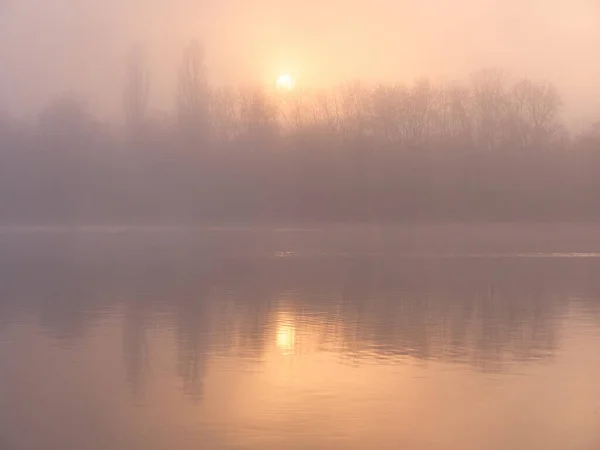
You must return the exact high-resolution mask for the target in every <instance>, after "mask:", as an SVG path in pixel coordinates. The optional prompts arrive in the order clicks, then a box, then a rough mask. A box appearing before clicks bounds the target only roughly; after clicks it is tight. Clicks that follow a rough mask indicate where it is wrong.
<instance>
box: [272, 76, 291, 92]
mask: <svg viewBox="0 0 600 450" xmlns="http://www.w3.org/2000/svg"><path fill="white" fill-rule="evenodd" d="M275 85H276V86H277V88H278V89H284V90H286V91H291V90H292V89H294V86H295V85H296V81H295V80H294V78H293V77H292V76H291V75H290V74H289V73H282V74H281V75H279V76H278V77H277V81H276V83H275Z"/></svg>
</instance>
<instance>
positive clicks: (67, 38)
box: [0, 0, 600, 120]
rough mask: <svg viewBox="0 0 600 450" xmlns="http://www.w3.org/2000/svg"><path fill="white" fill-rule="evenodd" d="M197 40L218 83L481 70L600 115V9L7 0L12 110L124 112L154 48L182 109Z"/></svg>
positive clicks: (154, 66)
mask: <svg viewBox="0 0 600 450" xmlns="http://www.w3.org/2000/svg"><path fill="white" fill-rule="evenodd" d="M192 39H197V40H199V41H201V42H202V43H203V44H204V46H205V49H206V55H207V56H206V60H207V61H206V62H207V66H208V70H209V73H208V78H209V80H210V82H211V83H212V84H215V85H247V84H255V83H267V84H269V83H274V82H275V80H276V79H277V76H278V75H279V74H280V73H283V72H291V73H293V74H294V76H295V78H296V85H297V86H306V87H325V86H330V85H334V84H337V83H339V82H344V81H348V80H355V79H361V80H364V81H366V82H389V81H394V82H411V81H414V80H415V79H416V78H419V77H423V76H428V77H430V78H431V79H432V80H440V81H452V80H462V79H466V78H467V77H468V74H469V73H472V72H473V71H476V70H478V69H481V68H488V67H497V68H501V69H504V70H506V71H507V72H508V73H509V74H510V75H512V76H528V77H531V78H535V79H547V80H550V81H552V82H554V83H555V84H556V85H557V87H558V88H559V90H560V91H561V93H562V94H563V97H564V98H565V103H566V112H567V114H569V115H570V116H571V119H572V120H576V119H578V118H579V117H581V118H585V117H589V116H592V115H597V117H598V118H600V57H599V56H600V53H599V52H600V1H599V0H479V1H477V0H304V1H301V0H296V1H292V0H169V1H164V0H0V109H5V110H9V111H11V112H13V113H15V114H27V113H31V112H34V111H36V110H38V109H39V108H40V107H42V106H43V105H44V104H45V103H47V102H48V101H50V99H52V98H53V97H56V96H57V95H59V94H61V93H64V92H74V93H77V94H79V95H81V96H83V97H85V98H86V99H88V100H89V102H90V103H92V104H93V105H94V107H95V108H96V110H97V111H99V112H101V114H104V115H107V116H112V115H115V114H118V113H119V112H120V108H121V92H122V84H123V80H124V67H125V62H126V55H127V53H128V50H129V49H130V48H131V47H132V46H133V45H142V46H143V47H144V48H145V51H146V54H147V60H148V64H149V67H150V71H151V80H152V90H151V104H152V107H153V108H155V109H168V108H170V107H171V106H172V102H173V100H172V99H173V92H174V89H175V77H176V71H177V64H178V61H179V59H180V57H181V52H182V49H183V47H184V46H185V45H186V43H188V42H189V41H190V40H192Z"/></svg>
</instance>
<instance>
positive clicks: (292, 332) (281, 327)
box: [275, 319, 296, 354]
mask: <svg viewBox="0 0 600 450" xmlns="http://www.w3.org/2000/svg"><path fill="white" fill-rule="evenodd" d="M275 339H276V340H275V343H276V345H277V348H278V349H279V350H281V351H282V352H283V353H284V354H291V353H294V348H295V346H296V327H295V326H294V324H293V323H292V321H291V320H289V319H284V320H279V321H277V332H276V337H275Z"/></svg>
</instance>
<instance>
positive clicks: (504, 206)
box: [0, 42, 600, 224]
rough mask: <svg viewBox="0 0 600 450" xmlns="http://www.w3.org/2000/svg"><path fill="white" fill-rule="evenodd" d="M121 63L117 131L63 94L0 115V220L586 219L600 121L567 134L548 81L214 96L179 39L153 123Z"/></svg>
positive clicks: (484, 75) (143, 68)
mask: <svg viewBox="0 0 600 450" xmlns="http://www.w3.org/2000/svg"><path fill="white" fill-rule="evenodd" d="M124 69H125V70H124V84H123V92H122V98H123V112H124V117H125V120H124V122H123V123H122V124H116V123H105V122H102V121H100V120H98V118H97V117H95V116H94V114H93V113H92V111H90V109H89V108H88V107H86V104H85V102H84V101H83V100H82V99H80V98H78V97H77V96H73V95H64V96H61V97H59V98H57V99H56V100H54V101H53V102H51V103H50V104H49V105H47V106H46V107H45V108H43V110H42V111H41V112H40V113H39V114H38V115H37V116H35V117H34V118H32V119H29V120H17V119H15V118H11V117H10V116H9V115H6V114H5V115H2V116H0V221H1V222H2V223H14V224H32V223H35V224H45V223H182V222H186V223H188V222H189V223H196V222H222V221H234V220H235V221H289V220H294V221H299V220H303V221H323V220H352V221H373V220H385V221H391V220H398V221H412V220H596V219H597V218H599V217H600V209H599V208H598V207H597V201H596V198H597V197H598V195H599V194H600V181H598V180H600V156H599V154H600V152H599V151H598V150H600V127H599V126H596V127H591V128H589V129H587V130H585V131H584V132H581V133H579V134H577V135H573V134H571V133H569V131H568V130H567V127H566V126H565V124H564V121H563V119H562V117H561V112H562V111H561V108H562V100H561V97H560V95H559V93H558V92H557V90H556V88H555V87H554V86H553V85H552V84H550V83H548V82H544V81H535V80H530V79H526V78H522V79H513V78H511V77H509V76H507V75H506V74H505V73H503V72H502V71H499V70H482V71H479V72H477V73H474V74H473V75H472V76H471V77H469V79H467V80H465V81H464V82H462V83H449V84H435V83H432V82H431V81H429V80H427V79H422V80H418V81H416V82H415V83H412V84H379V85H369V84H365V83H361V82H348V83H343V84H341V85H339V86H338V87H336V88H331V89H322V90H310V89H303V88H301V87H299V88H297V89H294V90H290V91H286V90H281V89H280V90H277V89H275V88H269V87H265V86H259V87H245V88H240V89H232V88H225V87H213V86H210V84H209V83H208V81H207V75H206V72H207V71H206V67H205V59H204V50H203V47H202V46H201V45H200V44H198V43H195V42H194V43H191V44H190V45H189V46H188V47H187V48H186V49H185V50H184V51H183V54H182V57H181V62H180V66H179V68H178V69H177V70H178V72H177V75H178V76H177V89H176V95H175V99H174V108H173V110H172V111H170V112H165V113H163V114H154V113H150V110H149V105H150V103H151V97H152V76H151V75H152V74H151V70H150V69H149V67H148V65H147V63H146V60H145V58H144V52H143V51H142V50H141V49H139V48H136V49H133V50H132V51H131V53H130V56H129V59H128V63H127V66H126V67H125V68H124ZM115 95H118V94H117V93H116V94H115Z"/></svg>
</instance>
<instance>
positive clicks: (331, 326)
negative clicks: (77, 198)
mask: <svg viewBox="0 0 600 450" xmlns="http://www.w3.org/2000/svg"><path fill="white" fill-rule="evenodd" d="M0 249H1V252H0V449H2V450H38V449H40V450H88V449H89V450H106V449H110V450H154V449H156V450H159V449H160V450H162V449H169V450H171V449H173V450H179V449H181V450H188V449H190V450H191V449H195V450H196V449H248V450H254V449H256V450H258V449H261V450H262V449H278V450H286V449H299V450H300V449H357V450H359V449H360V450H363V449H364V450H367V449H368V450H372V449H415V450H422V449H448V450H469V449H474V450H475V449H477V450H480V449H489V450H496V449H498V450H505V449H512V450H515V449H516V450H518V449H523V450H525V449H527V450H529V449H543V450H553V449H555V450H566V449H578V450H598V449H600V229H595V228H593V227H576V226H570V225H569V226H568V225H564V226H552V227H550V226H536V227H533V226H532V227H514V226H509V225H504V226H486V227H464V226H463V227H461V226H446V227H416V226H413V227H385V228H382V227H331V226H330V227H312V228H306V229H301V230H299V229H290V228H279V229H276V228H273V227H270V228H269V227H262V228H261V227H255V228H243V227H237V228H212V229H206V228H205V229H188V228H174V227H171V228H169V227H164V228H115V227H88V228H80V229H69V228H27V229H14V228H3V229H0Z"/></svg>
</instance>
